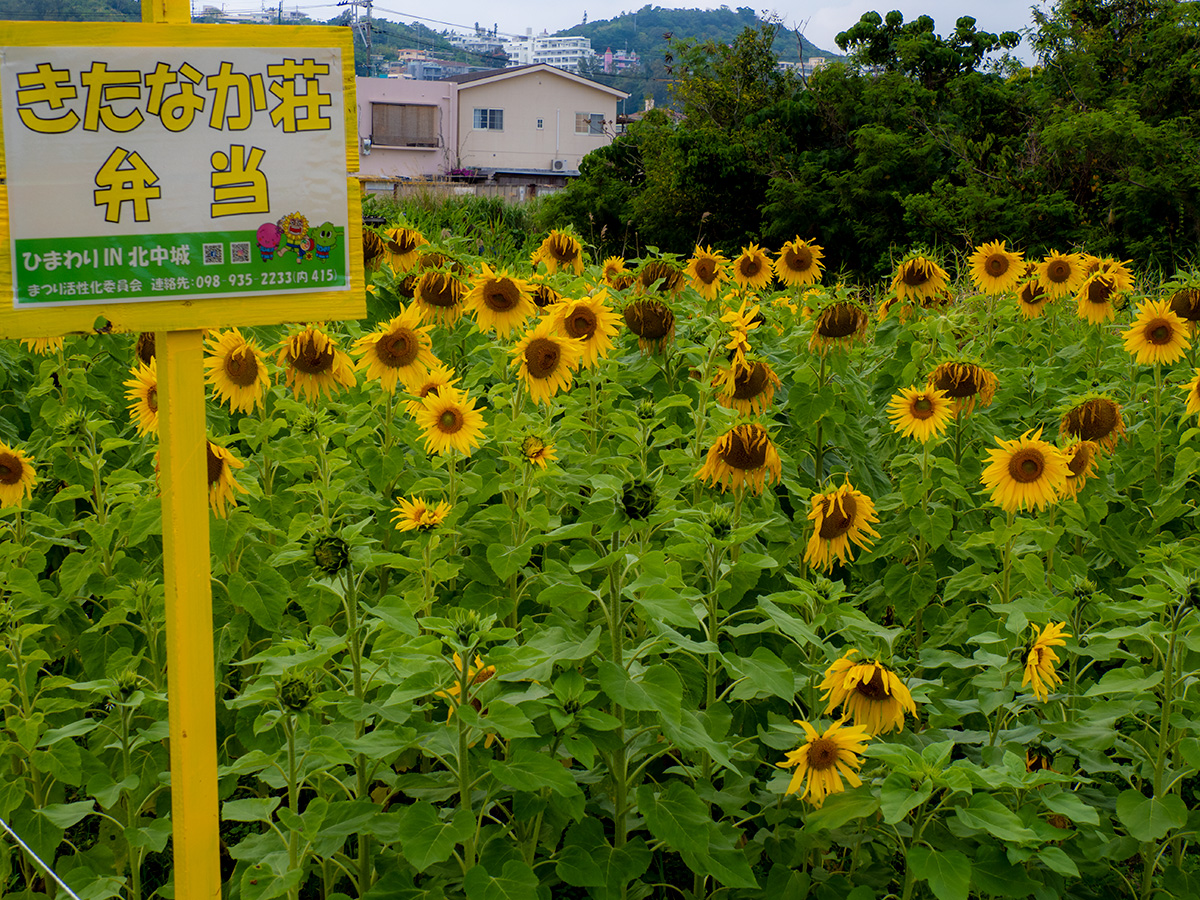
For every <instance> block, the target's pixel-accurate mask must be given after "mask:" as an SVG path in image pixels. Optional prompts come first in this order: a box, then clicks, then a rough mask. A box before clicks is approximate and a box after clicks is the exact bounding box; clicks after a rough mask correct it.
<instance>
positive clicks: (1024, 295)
mask: <svg viewBox="0 0 1200 900" xmlns="http://www.w3.org/2000/svg"><path fill="white" fill-rule="evenodd" d="M1045 299H1046V289H1045V288H1044V287H1042V286H1041V285H1040V284H1038V283H1037V282H1036V281H1030V282H1027V283H1026V284H1025V286H1024V287H1023V288H1021V302H1022V303H1024V304H1025V305H1026V306H1037V305H1038V304H1039V303H1041V302H1042V301H1044V300H1045Z"/></svg>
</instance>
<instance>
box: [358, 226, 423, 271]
mask: <svg viewBox="0 0 1200 900" xmlns="http://www.w3.org/2000/svg"><path fill="white" fill-rule="evenodd" d="M428 243H429V241H427V240H425V235H423V234H421V232H419V231H417V229H415V228H408V227H406V226H404V225H397V226H396V227H394V228H389V229H388V230H387V231H386V232H385V233H384V238H383V246H384V254H385V260H386V262H387V264H388V265H389V266H391V267H392V271H393V272H396V273H397V274H399V273H400V272H407V271H408V270H409V269H411V268H412V267H413V265H414V264H415V263H416V262H417V259H418V258H419V256H420V252H421V247H423V246H425V245H426V244H428ZM364 261H365V254H364Z"/></svg>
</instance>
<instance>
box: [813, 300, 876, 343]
mask: <svg viewBox="0 0 1200 900" xmlns="http://www.w3.org/2000/svg"><path fill="white" fill-rule="evenodd" d="M815 315H816V321H815V322H814V323H813V330H812V337H810V338H809V340H808V349H809V350H814V351H817V352H819V353H822V354H823V353H825V352H826V351H828V350H829V349H830V348H833V347H849V346H850V345H851V344H853V343H854V342H855V341H859V340H862V339H863V337H864V336H865V335H866V333H867V323H868V322H870V320H871V317H870V316H869V315H867V311H866V310H865V309H863V308H862V307H861V306H860V305H859V304H858V303H856V302H854V301H853V300H835V301H834V302H832V303H829V304H827V305H825V306H824V307H822V308H821V309H820V310H819V311H818V312H817V313H816V314H815Z"/></svg>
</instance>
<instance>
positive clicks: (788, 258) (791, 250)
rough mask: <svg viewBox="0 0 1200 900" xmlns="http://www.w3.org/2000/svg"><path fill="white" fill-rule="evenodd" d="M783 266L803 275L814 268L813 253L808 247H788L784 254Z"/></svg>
mask: <svg viewBox="0 0 1200 900" xmlns="http://www.w3.org/2000/svg"><path fill="white" fill-rule="evenodd" d="M783 264H784V266H786V267H787V269H788V271H790V272H795V273H796V274H797V275H802V274H804V273H805V272H807V271H808V270H809V269H811V268H812V266H813V255H812V251H811V250H809V249H808V248H807V247H788V248H787V250H786V251H784V254H783Z"/></svg>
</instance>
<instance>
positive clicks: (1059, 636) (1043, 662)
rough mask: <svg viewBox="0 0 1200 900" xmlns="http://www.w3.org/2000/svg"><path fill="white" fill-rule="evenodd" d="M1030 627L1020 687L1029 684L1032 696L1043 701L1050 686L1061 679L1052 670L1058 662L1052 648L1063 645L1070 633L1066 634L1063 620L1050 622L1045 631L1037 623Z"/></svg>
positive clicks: (1057, 683) (1047, 696)
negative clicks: (1023, 674)
mask: <svg viewBox="0 0 1200 900" xmlns="http://www.w3.org/2000/svg"><path fill="white" fill-rule="evenodd" d="M1030 627H1031V628H1032V629H1033V639H1032V640H1031V641H1030V643H1029V646H1028V649H1027V650H1026V652H1025V677H1024V678H1023V679H1022V681H1021V687H1025V685H1027V684H1028V685H1030V687H1031V689H1032V690H1033V694H1034V696H1035V697H1037V698H1038V699H1039V700H1041V701H1042V702H1043V703H1045V702H1046V701H1047V700H1048V699H1049V697H1050V688H1052V687H1054V686H1056V685H1059V684H1062V679H1061V678H1059V677H1058V672H1056V671H1055V670H1054V665H1055V663H1057V662H1058V654H1057V653H1055V652H1054V648H1055V647H1065V646H1066V645H1067V642H1066V641H1065V640H1064V638H1069V637H1072V635H1070V634H1067V630H1066V629H1067V625H1066V623H1065V622H1060V623H1058V624H1057V625H1056V624H1055V623H1053V622H1050V623H1049V624H1047V625H1046V630H1045V631H1043V630H1042V629H1041V628H1039V627H1038V626H1037V625H1030Z"/></svg>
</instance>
